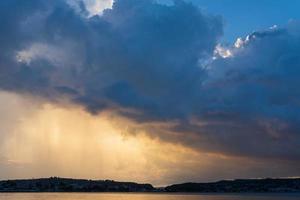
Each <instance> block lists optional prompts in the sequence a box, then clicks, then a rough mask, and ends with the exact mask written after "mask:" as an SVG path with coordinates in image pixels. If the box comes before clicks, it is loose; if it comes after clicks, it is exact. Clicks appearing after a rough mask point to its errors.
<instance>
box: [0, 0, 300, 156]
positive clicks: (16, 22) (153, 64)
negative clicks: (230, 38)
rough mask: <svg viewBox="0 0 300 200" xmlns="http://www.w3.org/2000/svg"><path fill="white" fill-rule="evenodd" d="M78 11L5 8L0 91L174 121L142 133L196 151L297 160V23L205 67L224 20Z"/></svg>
mask: <svg viewBox="0 0 300 200" xmlns="http://www.w3.org/2000/svg"><path fill="white" fill-rule="evenodd" d="M79 8H81V10H79V11H78V10H74V9H73V8H72V7H71V6H69V4H67V3H66V2H65V1H62V0H54V1H51V2H49V1H44V0H28V1H26V2H22V3H19V1H16V0H11V1H2V2H1V3H0V11H1V12H0V13H1V14H0V20H1V21H0V22H1V23H0V24H1V25H0V30H1V33H0V41H1V43H2V48H1V49H0V58H1V61H0V72H1V73H0V87H1V88H2V89H5V90H13V91H19V92H26V93H32V94H34V95H40V96H43V97H47V98H49V99H55V100H57V99H60V97H62V96H64V97H66V96H67V97H68V98H69V99H70V100H71V101H73V102H74V103H77V104H80V105H83V106H84V107H85V108H86V109H87V110H88V111H89V112H91V113H97V112H100V111H102V110H104V109H114V110H117V112H119V113H120V114H122V115H124V116H126V117H128V118H130V119H133V120H135V121H137V122H139V123H150V122H151V123H155V122H165V123H173V124H175V125H173V126H167V127H168V128H161V127H160V128H157V127H153V126H149V127H148V125H147V129H149V130H150V129H151V131H150V132H152V133H153V134H156V135H157V136H159V137H160V138H162V139H165V140H168V141H174V142H180V143H183V144H185V145H188V146H191V147H193V148H196V149H201V150H205V151H211V152H223V153H225V154H230V155H239V156H252V157H268V158H270V159H289V160H296V161H299V160H300V151H299V149H300V148H299V147H300V143H299V141H300V134H299V133H300V127H299V124H300V123H299V122H300V121H299V120H300V110H299V103H300V93H299V89H298V86H299V85H300V82H299V80H300V79H299V75H300V68H299V66H300V59H299V52H300V40H299V39H300V31H299V30H300V29H299V27H300V26H299V25H298V24H297V23H296V22H292V23H290V24H289V25H287V26H286V27H284V28H281V29H279V28H272V29H270V30H266V31H262V32H254V33H253V34H251V35H249V36H248V37H247V38H245V39H243V40H242V39H240V40H239V43H238V44H237V45H236V47H232V48H230V49H229V50H230V51H231V56H229V57H227V58H223V57H221V56H220V57H218V56H216V58H215V59H214V60H211V59H212V57H213V56H214V50H215V47H216V45H217V43H218V39H219V38H220V37H221V36H222V29H223V25H222V19H221V18H220V17H218V16H209V15H204V14H202V12H201V11H200V10H199V9H198V8H197V7H195V6H193V5H192V4H189V3H185V2H183V1H175V2H174V4H172V5H170V6H167V5H162V4H158V3H156V2H155V1H151V0H117V1H116V2H115V3H114V6H113V8H112V9H108V10H105V11H104V13H103V15H101V16H93V17H91V18H88V17H87V11H86V9H85V8H84V5H83V4H81V5H80V7H79ZM12 13H18V14H17V15H14V14H12ZM207 63H209V64H208V65H207ZM170 131H171V132H173V133H174V134H169V132H170Z"/></svg>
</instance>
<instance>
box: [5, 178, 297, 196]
mask: <svg viewBox="0 0 300 200" xmlns="http://www.w3.org/2000/svg"><path fill="white" fill-rule="evenodd" d="M0 192H170V193H173V192H187V193H189V192H197V193H284V192H288V193H292V192H295V193H299V192H300V178H297V179H296V178H295V179H238V180H223V181H218V182H211V183H183V184H176V185H170V186H166V187H162V188H155V187H153V186H152V185H151V184H139V183H134V182H117V181H112V180H83V179H69V178H58V177H51V178H42V179H27V180H4V181H0Z"/></svg>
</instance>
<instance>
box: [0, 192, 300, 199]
mask: <svg viewBox="0 0 300 200" xmlns="http://www.w3.org/2000/svg"><path fill="white" fill-rule="evenodd" d="M0 200H300V194H243V195H234V194H226V195H203V194H192V195H191V194H188V195H186V194H132V193H131V194H124V193H92V194H91V193H89V194H86V193H2V194H1V193H0Z"/></svg>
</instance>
